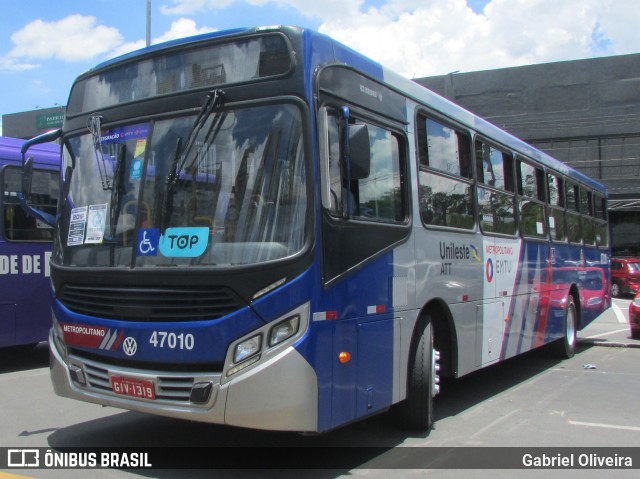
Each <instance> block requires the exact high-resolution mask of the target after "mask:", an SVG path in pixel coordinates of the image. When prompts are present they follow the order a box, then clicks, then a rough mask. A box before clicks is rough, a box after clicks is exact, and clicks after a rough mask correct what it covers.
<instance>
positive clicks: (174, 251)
mask: <svg viewBox="0 0 640 479" xmlns="http://www.w3.org/2000/svg"><path fill="white" fill-rule="evenodd" d="M208 244H209V228H207V227H191V228H167V230H166V231H165V233H164V234H163V235H161V236H160V243H159V247H160V253H162V255H163V256H166V257H169V258H195V257H197V256H200V255H202V254H203V253H204V252H205V250H206V249H207V245H208Z"/></svg>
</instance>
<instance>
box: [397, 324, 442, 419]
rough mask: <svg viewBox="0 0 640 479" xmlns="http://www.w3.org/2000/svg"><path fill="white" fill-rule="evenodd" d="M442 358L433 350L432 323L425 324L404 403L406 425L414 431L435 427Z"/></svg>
mask: <svg viewBox="0 0 640 479" xmlns="http://www.w3.org/2000/svg"><path fill="white" fill-rule="evenodd" d="M439 358H440V355H439V353H438V351H436V350H435V349H434V348H433V330H432V327H431V322H430V321H426V322H425V323H424V326H423V327H422V330H421V331H420V336H419V337H418V339H417V341H416V343H415V345H414V347H413V355H412V357H411V361H410V363H409V377H408V382H407V399H406V400H405V401H404V403H403V404H402V416H403V418H404V422H405V424H406V426H408V427H409V428H411V429H414V430H420V431H429V430H430V429H431V427H432V426H433V397H434V396H435V395H436V394H437V393H438V391H439V384H438V383H439V377H438V371H439V369H440V366H439Z"/></svg>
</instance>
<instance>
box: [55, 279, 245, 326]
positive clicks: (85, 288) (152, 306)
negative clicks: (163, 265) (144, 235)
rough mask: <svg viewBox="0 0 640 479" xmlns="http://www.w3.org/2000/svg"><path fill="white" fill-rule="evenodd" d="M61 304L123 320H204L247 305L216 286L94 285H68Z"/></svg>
mask: <svg viewBox="0 0 640 479" xmlns="http://www.w3.org/2000/svg"><path fill="white" fill-rule="evenodd" d="M58 298H59V300H60V302H61V303H62V304H63V305H64V306H65V307H67V308H68V309H70V310H71V311H73V312H74V313H79V314H85V315H87V316H97V317H101V318H107V319H117V320H121V321H148V322H151V321H204V320H211V319H217V318H220V317H222V316H225V315H227V314H230V313H232V312H234V311H237V310H238V309H240V308H242V307H243V306H244V304H243V302H242V300H240V298H239V297H238V296H236V295H235V294H234V293H233V292H232V291H231V290H230V289H228V288H225V287H216V286H171V287H164V286H102V285H101V286H91V285H80V284H65V285H64V286H63V287H62V289H61V291H60V294H59V295H58Z"/></svg>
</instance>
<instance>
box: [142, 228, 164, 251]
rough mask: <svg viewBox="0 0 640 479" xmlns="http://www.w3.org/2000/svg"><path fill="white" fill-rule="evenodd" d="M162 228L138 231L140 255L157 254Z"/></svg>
mask: <svg viewBox="0 0 640 479" xmlns="http://www.w3.org/2000/svg"><path fill="white" fill-rule="evenodd" d="M159 238H160V230H159V229H158V228H146V229H141V230H139V231H138V256H157V255H158V239H159Z"/></svg>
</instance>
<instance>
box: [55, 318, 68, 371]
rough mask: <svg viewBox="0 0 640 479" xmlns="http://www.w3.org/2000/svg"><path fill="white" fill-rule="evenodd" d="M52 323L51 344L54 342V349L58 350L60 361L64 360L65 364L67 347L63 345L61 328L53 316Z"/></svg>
mask: <svg viewBox="0 0 640 479" xmlns="http://www.w3.org/2000/svg"><path fill="white" fill-rule="evenodd" d="M52 323H53V324H52V331H53V342H54V345H55V348H56V349H57V350H58V352H59V353H60V355H61V356H62V359H64V361H65V362H66V361H67V356H68V354H69V353H68V351H67V345H66V344H65V343H64V331H63V330H62V326H60V323H59V322H58V320H57V319H56V317H55V316H53V322H52Z"/></svg>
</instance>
